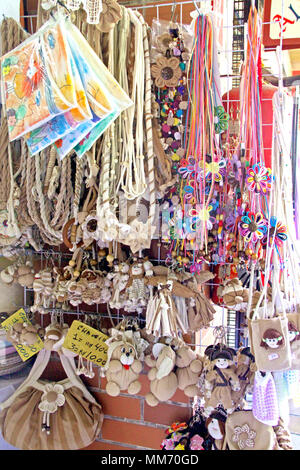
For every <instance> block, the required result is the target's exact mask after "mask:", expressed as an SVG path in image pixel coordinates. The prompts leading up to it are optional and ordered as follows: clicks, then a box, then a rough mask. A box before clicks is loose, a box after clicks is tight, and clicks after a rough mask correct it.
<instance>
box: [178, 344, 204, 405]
mask: <svg viewBox="0 0 300 470" xmlns="http://www.w3.org/2000/svg"><path fill="white" fill-rule="evenodd" d="M175 365H176V366H177V369H176V376H177V380H178V388H179V389H180V390H183V392H184V393H185V395H186V396H187V397H195V396H197V395H199V388H198V386H197V384H198V381H199V375H200V373H201V371H202V368H203V364H202V361H201V359H200V358H199V357H198V356H197V354H196V353H195V352H194V351H193V350H192V349H191V348H190V347H188V346H187V345H186V344H182V345H181V346H180V347H179V348H178V349H177V350H176V363H175Z"/></svg>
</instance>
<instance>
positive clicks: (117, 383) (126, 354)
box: [105, 332, 142, 397]
mask: <svg viewBox="0 0 300 470" xmlns="http://www.w3.org/2000/svg"><path fill="white" fill-rule="evenodd" d="M107 342H108V351H107V363H106V365H105V369H106V371H105V375H106V379H107V384H106V392H107V393H108V395H110V396H113V397H116V396H118V395H119V394H120V392H121V391H123V390H127V392H128V393H129V394H130V395H137V394H138V393H139V391H140V390H141V382H139V380H138V378H139V374H140V373H141V371H142V363H141V361H139V360H137V359H136V357H137V353H136V349H135V346H134V340H133V337H132V334H129V332H127V334H126V333H125V332H124V333H120V335H119V336H116V338H115V339H114V340H113V341H112V342H109V340H107Z"/></svg>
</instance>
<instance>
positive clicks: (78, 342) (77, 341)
mask: <svg viewBox="0 0 300 470" xmlns="http://www.w3.org/2000/svg"><path fill="white" fill-rule="evenodd" d="M107 339H108V336H106V335H104V334H103V333H101V331H98V330H95V328H92V327H91V326H89V325H86V324H85V323H82V322H81V321H78V320H74V321H73V323H72V325H71V326H70V328H69V331H68V333H67V336H66V338H65V342H64V344H63V347H64V348H66V349H69V350H70V351H72V352H74V353H76V354H78V355H79V356H81V357H83V358H84V359H87V360H88V361H91V362H93V363H94V364H96V365H97V366H100V367H103V366H105V364H106V361H107V349H108V346H107V344H105V341H106V340H107Z"/></svg>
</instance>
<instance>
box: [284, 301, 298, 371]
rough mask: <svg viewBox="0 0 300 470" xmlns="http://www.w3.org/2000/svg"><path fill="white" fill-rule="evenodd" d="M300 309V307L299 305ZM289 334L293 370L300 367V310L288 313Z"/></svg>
mask: <svg viewBox="0 0 300 470" xmlns="http://www.w3.org/2000/svg"><path fill="white" fill-rule="evenodd" d="M298 309H299V307H298ZM287 319H288V335H289V342H290V346H291V359H292V365H291V369H292V370H299V369H300V312H299V310H298V312H296V313H288V314H287Z"/></svg>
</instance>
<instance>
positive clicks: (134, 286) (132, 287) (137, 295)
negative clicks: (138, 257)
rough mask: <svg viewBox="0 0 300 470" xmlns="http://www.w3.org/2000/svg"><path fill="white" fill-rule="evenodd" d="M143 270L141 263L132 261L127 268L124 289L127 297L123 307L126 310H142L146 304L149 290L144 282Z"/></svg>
mask: <svg viewBox="0 0 300 470" xmlns="http://www.w3.org/2000/svg"><path fill="white" fill-rule="evenodd" d="M144 278H145V271H144V266H143V263H142V262H140V261H136V262H134V263H133V264H132V265H131V266H130V269H129V279H128V282H127V284H126V287H125V290H126V294H127V299H126V300H125V302H124V309H125V310H126V311H127V312H134V311H138V310H143V308H144V307H145V306H146V305H147V298H148V295H149V291H148V289H147V287H146V284H145V279H144Z"/></svg>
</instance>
